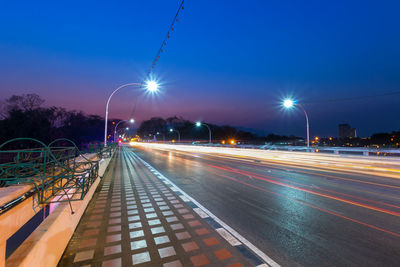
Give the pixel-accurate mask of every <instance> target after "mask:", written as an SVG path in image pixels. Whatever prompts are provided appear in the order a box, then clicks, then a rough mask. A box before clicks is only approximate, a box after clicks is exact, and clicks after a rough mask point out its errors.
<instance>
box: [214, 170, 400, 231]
mask: <svg viewBox="0 0 400 267" xmlns="http://www.w3.org/2000/svg"><path fill="white" fill-rule="evenodd" d="M215 175H218V176H220V177H224V178H226V179H229V180H231V181H234V182H237V183H241V184H243V185H246V186H248V187H252V188H255V189H258V190H260V191H264V192H268V193H271V194H274V195H277V196H279V197H283V198H286V199H289V200H292V201H295V202H298V203H301V204H303V205H306V206H308V207H311V208H314V209H317V210H320V211H322V212H325V213H328V214H331V215H334V216H336V217H339V218H342V219H345V220H348V221H351V222H354V223H358V224H360V225H364V226H366V227H369V228H372V229H375V230H378V231H381V232H384V233H387V234H390V235H392V236H395V237H397V238H400V233H395V232H392V231H389V230H386V229H384V228H381V227H378V226H375V225H372V224H368V223H365V222H362V221H359V220H356V219H353V218H350V217H347V216H344V215H341V214H338V213H336V212H333V211H330V210H327V209H323V208H320V207H318V206H315V205H312V204H310V203H306V202H304V201H301V200H299V199H295V198H291V197H288V196H285V195H282V194H280V193H277V192H273V191H270V190H267V189H265V188H261V187H259V186H256V185H252V184H249V183H246V182H244V181H240V180H237V179H235V178H232V177H230V176H227V175H222V174H218V173H215Z"/></svg>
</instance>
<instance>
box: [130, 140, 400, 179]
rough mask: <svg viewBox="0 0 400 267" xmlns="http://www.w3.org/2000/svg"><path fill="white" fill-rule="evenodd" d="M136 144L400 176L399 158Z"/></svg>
mask: <svg viewBox="0 0 400 267" xmlns="http://www.w3.org/2000/svg"><path fill="white" fill-rule="evenodd" d="M134 145H137V146H142V147H148V148H153V149H161V150H169V151H171V150H174V151H184V152H189V153H199V152H200V153H206V154H210V155H217V156H221V155H222V156H235V157H245V158H246V159H257V160H263V161H268V162H274V163H277V164H286V165H290V166H301V167H303V168H304V167H312V168H316V169H328V170H331V171H346V172H354V173H362V174H367V175H371V174H372V175H376V176H382V177H386V178H394V179H400V159H394V158H382V159H381V158H366V157H361V156H360V157H356V156H351V157H349V156H341V155H322V154H317V153H302V152H286V151H270V150H268V151H266V150H256V149H238V148H224V147H203V146H188V145H169V144H154V143H135V144H134Z"/></svg>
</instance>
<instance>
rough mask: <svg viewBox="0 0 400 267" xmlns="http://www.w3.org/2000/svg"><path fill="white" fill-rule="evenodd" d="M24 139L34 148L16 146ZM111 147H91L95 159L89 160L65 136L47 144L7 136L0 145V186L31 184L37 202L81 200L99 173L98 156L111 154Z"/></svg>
mask: <svg viewBox="0 0 400 267" xmlns="http://www.w3.org/2000/svg"><path fill="white" fill-rule="evenodd" d="M26 142H30V145H31V147H32V144H33V147H34V148H29V149H24V148H19V147H24V143H26ZM60 144H61V145H60ZM7 147H11V148H12V149H7ZM16 147H17V148H16ZM25 147H26V146H25ZM113 149H114V147H112V146H110V147H107V148H106V149H98V150H94V151H93V152H95V153H97V155H98V160H89V159H88V158H86V157H85V156H84V155H83V154H82V153H81V152H80V150H79V149H78V148H77V146H76V145H75V143H74V142H72V141H71V140H68V139H57V140H54V141H53V142H51V143H50V144H49V145H45V144H44V143H42V142H41V141H39V140H36V139H32V138H16V139H12V140H9V141H7V142H5V143H3V144H1V145H0V187H5V186H11V185H21V184H27V185H31V186H32V190H31V191H33V193H32V194H33V195H34V196H36V201H37V203H38V204H48V203H54V202H64V201H76V200H82V199H83V198H84V197H85V195H86V193H87V192H88V190H89V188H90V186H91V185H92V184H93V182H94V181H95V179H96V178H97V176H98V170H99V160H100V159H102V158H104V157H111V155H112V152H113Z"/></svg>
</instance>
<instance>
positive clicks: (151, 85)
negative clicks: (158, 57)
mask: <svg viewBox="0 0 400 267" xmlns="http://www.w3.org/2000/svg"><path fill="white" fill-rule="evenodd" d="M141 85H142V84H141V83H127V84H124V85H121V86H120V87H118V88H117V89H115V90H114V91H113V92H112V93H111V95H110V96H109V97H108V100H107V104H106V116H105V122H104V147H106V146H107V122H108V105H109V104H110V100H111V97H112V96H113V95H114V94H115V93H116V92H117V91H119V90H120V89H122V88H124V87H127V86H141ZM146 90H147V91H149V92H151V93H156V92H157V91H158V84H157V83H156V82H155V81H147V82H146Z"/></svg>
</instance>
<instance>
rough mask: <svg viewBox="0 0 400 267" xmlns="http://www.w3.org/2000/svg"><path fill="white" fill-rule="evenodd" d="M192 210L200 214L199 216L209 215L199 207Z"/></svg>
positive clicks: (205, 216) (206, 216)
mask: <svg viewBox="0 0 400 267" xmlns="http://www.w3.org/2000/svg"><path fill="white" fill-rule="evenodd" d="M193 210H194V211H195V212H196V213H197V214H198V215H199V216H200V218H203V219H204V218H208V217H210V216H208V215H207V213H205V212H204V211H202V210H201V209H200V208H194V209H193Z"/></svg>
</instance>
